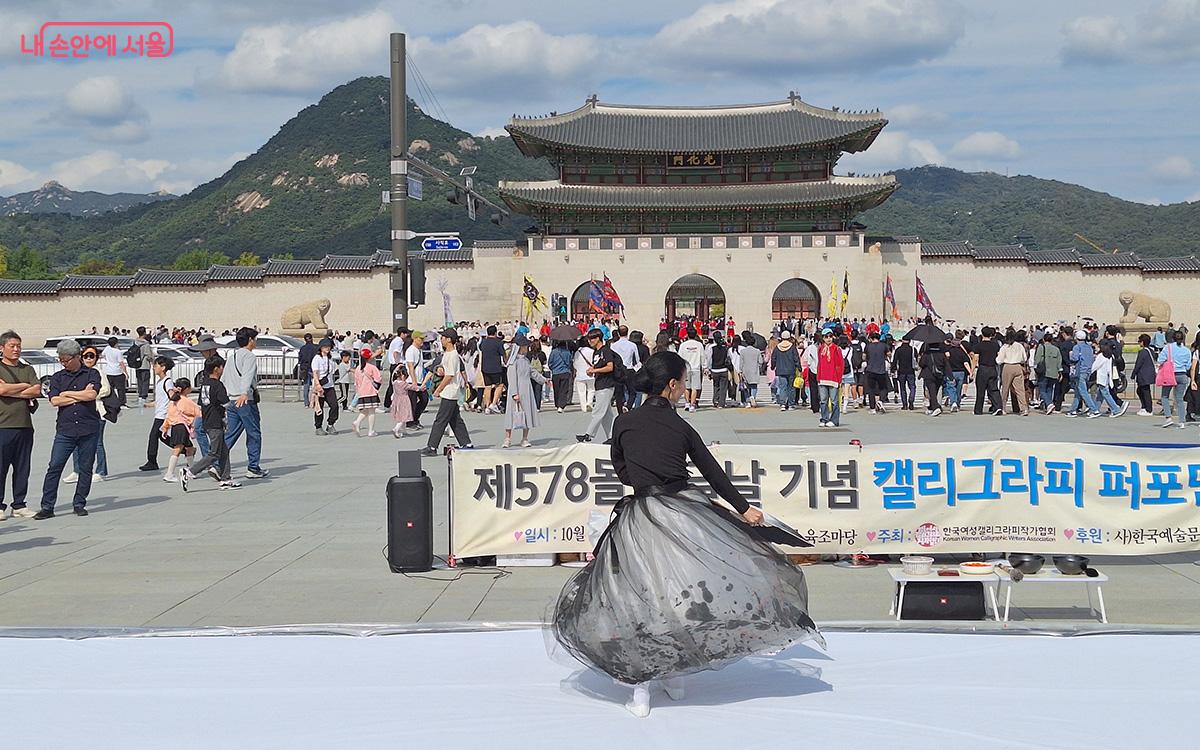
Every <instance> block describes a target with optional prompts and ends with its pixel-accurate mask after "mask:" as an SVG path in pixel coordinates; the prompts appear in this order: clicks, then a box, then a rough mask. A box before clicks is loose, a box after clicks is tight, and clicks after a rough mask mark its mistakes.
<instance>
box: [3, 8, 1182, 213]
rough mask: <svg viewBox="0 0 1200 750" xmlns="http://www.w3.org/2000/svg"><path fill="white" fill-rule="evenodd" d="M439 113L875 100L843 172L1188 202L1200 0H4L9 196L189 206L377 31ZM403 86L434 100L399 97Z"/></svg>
mask: <svg viewBox="0 0 1200 750" xmlns="http://www.w3.org/2000/svg"><path fill="white" fill-rule="evenodd" d="M56 20H61V21H76V20H119V21H127V20H166V21H168V22H170V23H171V24H172V25H173V26H174V28H175V32H176V38H177V50H176V52H175V54H174V55H172V56H171V57H169V58H166V59H142V58H132V57H125V58H116V59H111V60H110V59H106V58H99V59H97V58H91V59H87V60H81V61H71V62H63V61H58V60H51V59H48V58H41V59H39V58H32V57H30V56H27V55H25V56H23V55H21V54H20V34H21V33H22V32H26V33H28V32H31V31H32V30H33V29H35V28H36V27H37V26H38V25H40V24H41V23H42V22H44V21H56ZM389 31H404V32H406V33H407V34H408V35H409V51H410V53H411V55H412V57H413V58H414V60H415V62H416V64H417V66H418V67H419V68H420V70H421V72H422V74H423V76H424V78H425V79H426V80H427V81H428V82H429V84H430V85H431V87H432V89H433V92H434V94H435V95H436V97H437V100H438V102H439V103H440V105H441V109H443V110H444V111H445V112H446V114H447V115H448V118H449V120H450V122H451V123H453V124H454V125H457V126H459V127H462V128H464V129H466V130H469V131H471V132H473V133H476V134H498V133H500V132H501V131H500V130H499V129H500V128H501V127H502V126H503V125H504V123H505V122H506V121H507V119H508V117H509V116H510V115H512V114H513V113H514V112H515V113H521V114H544V113H547V112H549V111H551V110H557V111H563V110H567V109H573V108H574V107H577V106H579V105H580V104H581V103H582V102H583V100H584V98H586V97H587V96H588V95H589V94H591V93H593V92H595V93H597V94H598V95H599V96H600V98H601V100H603V101H610V102H619V103H657V104H723V103H743V102H753V101H773V100H778V99H782V98H784V97H785V96H786V95H787V92H788V91H790V90H795V91H797V92H798V93H799V94H800V95H801V96H802V97H803V98H804V99H805V100H806V101H809V102H811V103H813V104H817V105H820V106H840V107H842V108H844V109H873V108H879V109H882V110H883V111H884V114H885V115H886V116H887V117H888V118H889V119H890V121H891V124H890V125H889V126H888V128H887V129H885V131H884V133H883V135H882V136H881V137H880V138H879V140H878V141H877V142H876V144H875V146H874V147H873V148H872V149H871V151H870V152H868V153H867V154H863V155H858V156H854V157H850V158H847V159H845V160H844V161H843V162H842V164H841V167H840V171H846V170H854V171H859V172H876V171H887V170H892V169H898V168H902V167H910V166H918V165H921V164H927V163H936V164H942V165H946V166H952V167H957V168H960V169H966V170H970V171H980V170H988V171H994V172H998V173H1001V174H1005V173H1007V174H1030V175H1035V176H1038V177H1045V178H1051V179H1057V180H1062V181H1065V182H1072V183H1077V184H1081V185H1085V186H1087V187H1090V188H1093V189H1096V190H1102V191H1105V192H1108V193H1112V194H1114V195H1117V196H1120V197H1122V198H1126V199H1129V200H1136V201H1142V202H1148V203H1160V202H1161V203H1172V202H1179V201H1187V200H1193V201H1194V200H1200V138H1198V137H1197V136H1198V135H1200V117H1198V115H1200V96H1198V94H1200V84H1198V83H1197V81H1200V0H1147V1H1145V2H1139V3H1131V2H1117V1H1114V0H1091V1H1090V2H1077V1H1075V0H1055V1H1053V2H1048V1H1047V0H1038V1H1034V0H1007V1H1006V2H1004V3H995V2H967V1H965V0H836V1H833V2H830V1H827V0H730V1H729V2H715V3H701V2H680V1H677V0H655V2H652V3H648V2H645V1H644V0H641V1H640V2H633V1H631V0H607V1H606V2H603V3H596V2H577V1H576V0H559V1H558V2H544V1H540V0H425V1H424V2H410V1H408V0H404V1H403V2H390V3H379V2H377V1H374V0H341V2H339V3H336V4H335V3H327V2H322V1H320V0H256V1H255V2H253V3H245V2H241V1H240V0H239V1H238V2H226V1H225V0H195V1H194V2H188V3H178V2H173V1H170V0H90V1H89V2H76V1H74V0H40V1H39V2H29V1H27V0H4V1H3V2H2V3H0V194H4V195H10V194H12V193H15V192H19V191H22V190H27V189H31V188H34V187H36V186H38V185H40V184H41V183H43V182H45V181H47V180H51V179H54V180H58V181H59V182H62V183H63V184H65V185H67V186H68V187H71V188H74V189H77V190H84V189H92V190H102V191H116V190H128V191H136V192H149V191H152V190H157V189H166V190H169V191H171V192H175V193H181V192H186V191H187V190H190V189H191V188H193V187H195V186H196V185H198V184H200V183H202V182H205V181H207V180H210V179H212V178H214V177H217V176H219V175H220V174H221V173H222V172H224V171H225V170H226V169H228V168H229V167H230V166H231V165H232V164H233V163H234V162H235V161H237V160H238V159H240V158H243V157H244V156H246V155H248V154H250V153H252V152H253V151H255V150H256V149H257V148H258V147H259V146H261V145H262V144H263V143H264V142H265V141H266V140H267V139H268V138H270V137H271V136H272V135H273V134H274V133H275V132H276V131H277V130H278V128H279V127H280V126H281V125H282V124H283V123H284V122H285V121H286V120H287V119H288V118H290V117H291V116H293V115H294V114H295V113H296V112H298V111H299V110H300V109H302V108H303V107H305V106H307V105H309V104H311V103H313V102H315V101H316V100H317V99H319V98H320V96H321V95H322V94H323V93H325V92H326V91H328V90H329V89H331V88H333V87H334V86H336V85H338V84H340V83H343V82H345V81H347V80H350V79H351V78H354V77H357V76H360V75H386V73H387V58H388V52H387V45H388V40H387V32H389ZM409 91H410V95H416V96H415V98H417V100H418V103H419V104H422V105H423V106H424V107H425V108H426V109H427V110H428V111H435V112H436V111H437V110H436V108H434V107H433V105H432V102H427V101H424V97H423V96H421V95H420V93H421V92H420V91H419V90H418V89H417V88H416V87H415V86H412V85H410V88H409Z"/></svg>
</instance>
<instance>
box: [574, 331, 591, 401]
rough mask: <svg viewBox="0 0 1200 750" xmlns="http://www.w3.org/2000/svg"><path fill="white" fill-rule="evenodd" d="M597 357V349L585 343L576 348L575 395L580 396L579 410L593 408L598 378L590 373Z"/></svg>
mask: <svg viewBox="0 0 1200 750" xmlns="http://www.w3.org/2000/svg"><path fill="white" fill-rule="evenodd" d="M595 358H596V351H595V350H594V349H592V347H590V346H588V345H586V344H584V345H583V346H581V347H579V348H578V349H576V350H575V358H574V359H573V360H572V365H573V367H574V368H575V395H576V396H578V397H579V410H580V411H587V410H589V409H591V408H592V399H594V398H595V396H596V378H595V377H593V376H591V375H588V368H589V367H591V366H592V365H593V364H594V362H595Z"/></svg>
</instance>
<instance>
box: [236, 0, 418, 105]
mask: <svg viewBox="0 0 1200 750" xmlns="http://www.w3.org/2000/svg"><path fill="white" fill-rule="evenodd" d="M396 27H397V24H396V22H395V19H393V18H392V16H391V14H390V13H387V12H385V11H383V10H375V11H372V12H370V13H367V14H364V15H361V16H354V17H351V18H346V19H343V20H337V21H330V22H328V23H323V24H315V25H312V24H308V25H300V24H291V23H282V24H274V25H270V26H252V27H250V28H248V29H246V30H245V31H243V32H242V34H241V36H240V37H239V38H238V41H237V44H236V45H235V46H234V48H233V51H232V52H230V53H229V55H228V56H227V57H226V58H225V60H224V62H223V63H222V64H221V68H220V70H219V71H218V73H217V82H218V83H220V84H221V85H222V86H224V87H225V88H228V89H231V90H234V91H255V92H267V93H284V92H290V93H295V92H321V93H324V91H325V90H326V89H328V88H331V87H332V86H334V85H337V84H340V83H345V81H346V79H347V78H352V77H354V76H357V75H361V74H363V73H365V72H374V73H386V72H387V60H388V45H389V41H388V35H387V34H386V33H384V32H385V31H386V30H388V29H394V28H396Z"/></svg>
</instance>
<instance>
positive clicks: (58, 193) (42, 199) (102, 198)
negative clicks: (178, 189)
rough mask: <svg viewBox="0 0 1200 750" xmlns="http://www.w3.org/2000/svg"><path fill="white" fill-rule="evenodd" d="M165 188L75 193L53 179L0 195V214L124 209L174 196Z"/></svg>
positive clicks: (87, 213)
mask: <svg viewBox="0 0 1200 750" xmlns="http://www.w3.org/2000/svg"><path fill="white" fill-rule="evenodd" d="M174 197H175V196H174V195H171V194H170V193H168V192H165V191H162V190H160V191H158V192H157V193H146V194H142V193H97V192H94V191H92V190H85V191H83V192H78V191H75V190H71V189H70V188H66V187H63V186H62V185H60V184H58V183H57V182H55V181H54V180H51V181H50V182H47V183H46V184H45V185H42V186H41V187H40V188H38V189H37V190H30V191H29V192H27V193H17V194H16V195H11V196H9V197H7V198H3V197H0V216H12V215H13V214H72V215H74V216H95V215H97V214H102V213H104V212H106V211H124V210H125V209H127V208H129V207H130V206H136V205H138V204H141V203H153V202H155V201H168V200H171V199H172V198H174Z"/></svg>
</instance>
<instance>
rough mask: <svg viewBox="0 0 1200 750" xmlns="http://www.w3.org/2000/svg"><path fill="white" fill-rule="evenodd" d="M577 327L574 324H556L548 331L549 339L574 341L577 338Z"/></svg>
mask: <svg viewBox="0 0 1200 750" xmlns="http://www.w3.org/2000/svg"><path fill="white" fill-rule="evenodd" d="M579 335H580V334H579V329H578V328H576V327H575V326H558V327H557V328H555V329H554V330H552V331H550V340H551V341H576V340H578V338H579Z"/></svg>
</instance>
